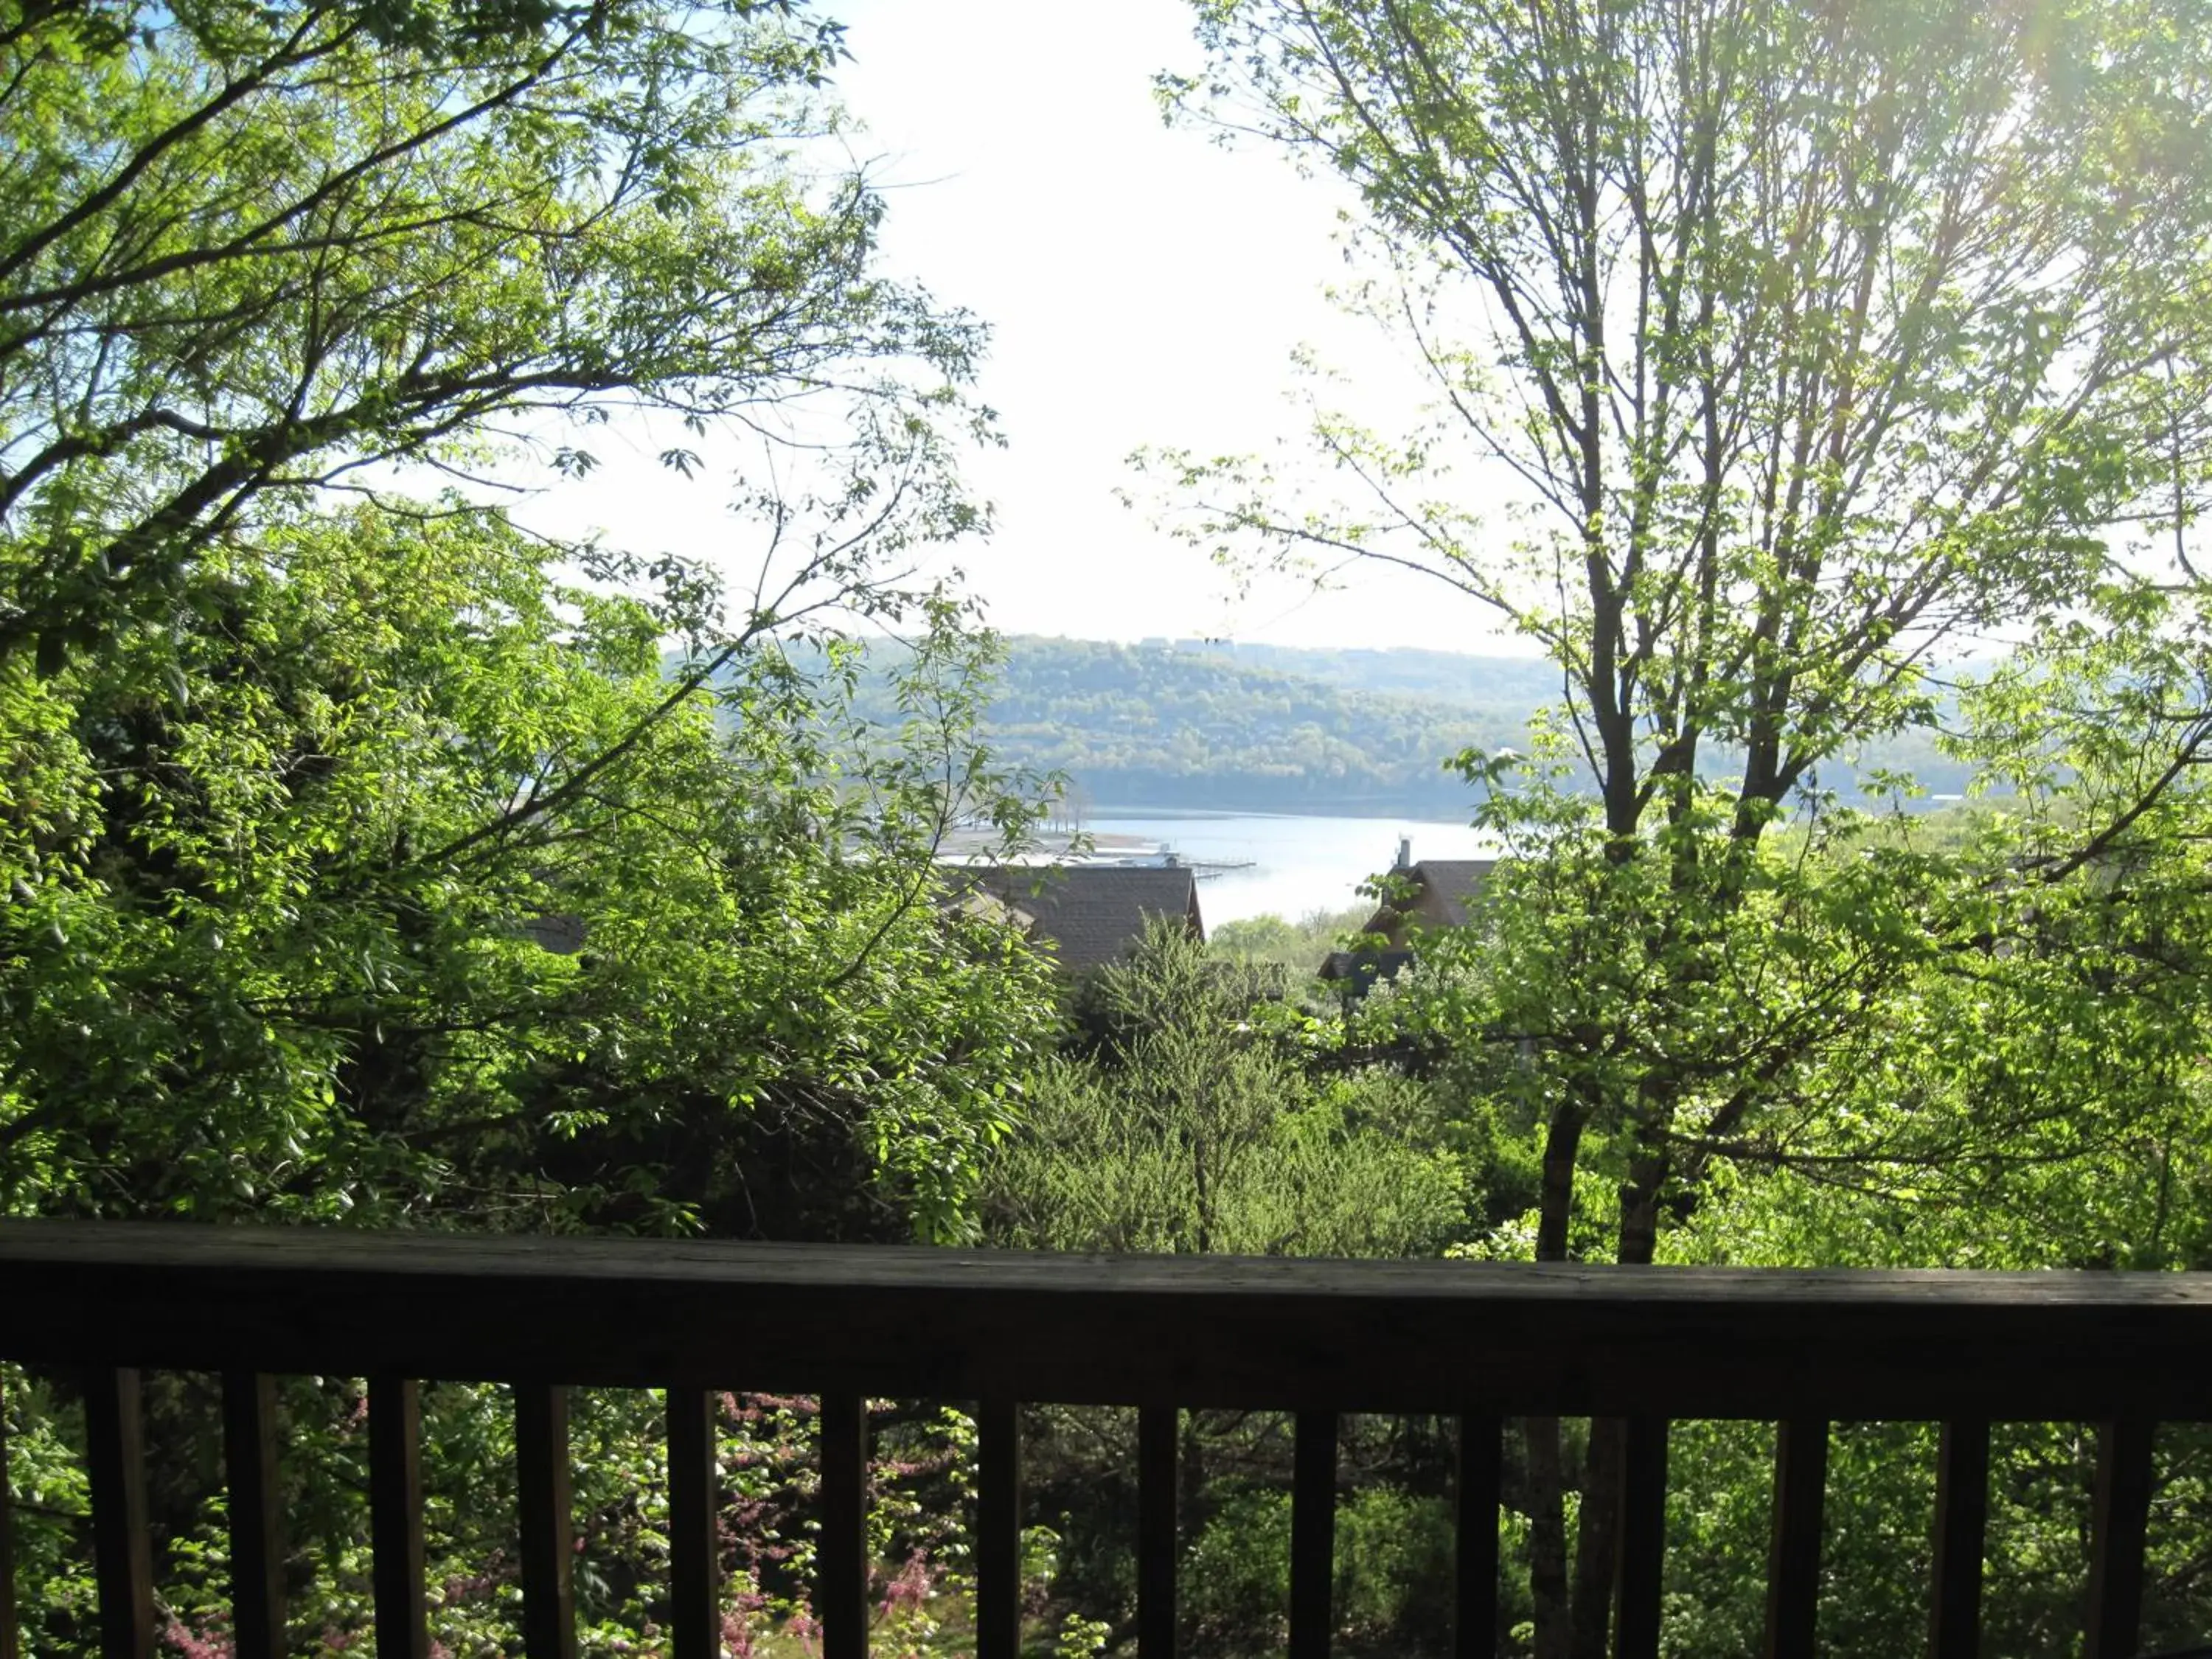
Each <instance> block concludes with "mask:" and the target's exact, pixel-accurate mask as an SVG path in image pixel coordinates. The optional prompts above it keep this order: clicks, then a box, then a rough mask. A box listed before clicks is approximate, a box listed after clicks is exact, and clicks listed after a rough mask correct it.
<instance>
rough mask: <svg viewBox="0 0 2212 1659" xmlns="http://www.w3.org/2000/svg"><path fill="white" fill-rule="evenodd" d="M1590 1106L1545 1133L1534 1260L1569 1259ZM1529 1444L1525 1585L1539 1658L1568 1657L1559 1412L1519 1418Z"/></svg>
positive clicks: (1558, 1116)
mask: <svg viewBox="0 0 2212 1659" xmlns="http://www.w3.org/2000/svg"><path fill="white" fill-rule="evenodd" d="M1587 1121H1589V1113H1588V1110H1587V1108H1586V1107H1585V1106H1584V1104H1583V1102H1582V1101H1580V1100H1577V1099H1573V1098H1569V1099H1565V1100H1562V1101H1561V1102H1560V1103H1559V1105H1558V1107H1557V1108H1556V1109H1554V1110H1553V1113H1552V1121H1551V1123H1550V1125H1549V1126H1548V1127H1547V1130H1546V1132H1545V1136H1544V1169H1543V1178H1542V1189H1541V1194H1540V1197H1539V1203H1538V1207H1537V1211H1536V1260H1537V1261H1565V1260H1566V1259H1567V1227H1568V1224H1569V1222H1570V1221H1571V1220H1572V1218H1573V1216H1574V1206H1575V1160H1576V1158H1577V1156H1578V1155H1579V1153H1580V1152H1581V1150H1582V1139H1583V1124H1584V1123H1585V1122H1587ZM1521 1432H1522V1437H1523V1438H1524V1439H1525V1440H1526V1441H1527V1443H1528V1589H1529V1594H1530V1595H1531V1597H1532V1598H1533V1599H1534V1603H1535V1622H1536V1644H1535V1659H1571V1647H1570V1643H1571V1635H1572V1627H1571V1623H1570V1619H1571V1612H1572V1603H1571V1601H1570V1599H1569V1595H1568V1590H1567V1506H1566V1486H1567V1472H1566V1463H1565V1458H1564V1457H1563V1456H1562V1455H1561V1453H1560V1449H1559V1419H1558V1418H1556V1417H1532V1418H1529V1419H1526V1420H1525V1421H1524V1422H1523V1423H1522V1425H1521Z"/></svg>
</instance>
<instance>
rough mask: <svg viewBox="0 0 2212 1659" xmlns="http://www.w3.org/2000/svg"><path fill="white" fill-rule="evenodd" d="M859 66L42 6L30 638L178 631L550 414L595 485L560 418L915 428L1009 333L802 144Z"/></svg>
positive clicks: (11, 454)
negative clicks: (407, 479) (301, 546)
mask: <svg viewBox="0 0 2212 1659" xmlns="http://www.w3.org/2000/svg"><path fill="white" fill-rule="evenodd" d="M839 52H840V36H839V33H838V29H837V26H836V25H835V24H834V23H830V22H828V21H823V20H821V19H818V18H816V17H814V16H812V15H810V14H809V13H808V12H807V11H806V10H805V8H804V7H802V6H800V5H798V4H795V3H787V0H721V3H715V4H710V5H708V6H703V7H702V6H687V7H673V6H666V5H661V4H658V3H652V0H593V3H585V4H576V5H566V4H557V3H541V0H516V3H506V0H491V3H484V4H471V3H465V0H464V3H453V4H446V3H439V0H423V3H414V0H389V3H386V0H379V3H369V4H325V3H319V0H300V3H283V4H278V5H274V6H260V5H247V4H241V3H235V0H196V3H191V4H185V5H179V6H157V5H153V4H146V3H138V0H86V3H76V0H70V3H61V4H47V3H27V4H23V5H18V6H15V7H12V8H11V9H9V12H8V13H7V15H5V16H4V18H0V137H4V141H5V142H4V143H0V155H4V159H0V649H4V650H5V651H7V652H9V653H15V652H18V651H21V650H22V649H24V648H26V647H33V646H35V647H36V650H37V654H38V656H39V658H40V661H41V663H42V664H43V665H44V666H45V667H46V669H47V670H48V671H52V669H53V668H55V667H56V666H57V665H58V664H59V662H60V661H61V659H62V658H63V657H64V655H65V654H66V653H68V652H69V651H70V650H71V649H74V648H81V647H86V646H88V645H91V644H94V643H95V642H104V641H107V640H109V639H111V638H112V637H113V636H114V635H116V633H117V632H118V630H119V629H123V628H125V627H126V626H128V625H129V624H130V623H131V620H132V619H134V618H135V619H137V620H138V621H139V622H142V623H146V624H148V625H152V626H157V627H158V626H159V625H161V617H162V615H163V613H164V612H165V611H166V609H167V606H168V605H169V604H170V603H172V599H173V590H174V588H175V586H176V584H177V582H178V581H179V579H180V578H181V577H182V575H183V574H184V573H185V572H187V571H188V570H189V569H190V568H191V567H192V566H193V565H194V564H195V563H196V562H197V561H198V560H200V559H201V558H203V557H204V556H207V555H208V554H209V553H210V552H211V551H213V550H217V549H219V548H220V547H222V545H223V544H226V543H227V542H228V540H230V539H232V538H235V537H237V536H238V535H240V533H244V532H247V531H249V530H250V527H251V526H252V525H254V524H255V523H256V522H258V520H260V519H261V518H262V517H263V516H264V514H266V513H270V512H271V511H279V510H283V509H285V508H288V507H294V506H296V505H297V503H299V502H300V501H302V500H303V499H307V498H309V497H311V496H313V495H314V494H316V493H317V492H318V491H319V490H320V489H324V488H325V487H346V488H352V489H361V488H365V487H370V485H371V483H372V481H374V480H375V479H378V478H380V477H386V476H388V465H386V466H385V467H384V470H382V471H372V470H369V469H373V468H377V467H379V466H380V464H390V463H394V462H402V461H412V462H418V463H426V464H429V465H435V466H439V467H446V468H453V467H461V468H468V467H471V466H474V465H477V464H479V463H481V462H483V461H484V460H485V459H489V451H488V449H487V445H488V444H491V443H494V442H496V441H506V440H507V439H510V438H512V437H513V436H515V435H524V436H527V437H529V438H531V439H532V441H533V442H535V443H536V444H538V446H539V447H541V448H543V449H547V450H550V451H551V452H552V453H551V459H554V460H555V461H556V462H557V463H558V464H559V465H562V466H563V467H564V468H566V469H567V470H569V471H580V470H584V469H586V468H588V467H589V465H591V463H592V457H591V455H590V453H589V452H588V451H587V450H586V449H585V448H584V447H582V446H581V444H580V442H576V441H573V437H574V436H580V433H577V434H574V435H572V439H571V440H570V441H563V440H562V437H561V435H560V428H559V427H558V426H557V425H556V424H553V423H551V422H550V417H551V416H553V415H555V414H566V415H568V416H573V417H575V418H577V419H579V420H581V421H583V422H586V423H589V422H597V421H600V420H604V419H605V418H606V417H607V416H609V415H610V414H611V413H612V412H614V411H616V410H621V409H623V408H635V407H645V408H649V409H657V410H664V411H666V412H668V413H669V414H671V415H672V416H680V417H681V418H682V420H683V422H684V423H685V424H686V425H687V426H689V427H690V428H692V429H693V430H695V431H696V432H699V433H702V434H703V433H706V432H708V430H709V429H710V428H711V427H713V426H717V425H719V426H722V427H726V428H730V429H732V430H735V431H738V432H745V431H751V432H768V431H769V430H771V429H772V428H773V427H774V425H775V422H774V421H773V420H772V419H771V411H773V410H777V409H778V408H779V407H787V406H788V405H790V404H793V402H794V400H803V399H812V400H815V401H826V402H827V403H828V404H831V405H832V406H833V413H834V416H835V418H836V420H837V421H839V422H842V423H843V424H844V425H845V426H846V428H848V430H849V431H850V433H851V434H852V441H853V443H854V444H855V445H856V446H858V447H862V448H873V449H877V450H884V449H887V448H888V449H902V448H908V447H912V443H913V433H914V431H915V429H916V428H913V427H911V426H910V424H909V422H910V420H911V419H916V418H921V417H922V416H925V415H926V413H927V411H926V410H925V407H924V406H925V405H926V404H932V403H934V404H938V405H939V406H940V407H943V408H947V409H949V408H950V407H951V401H952V400H951V392H949V390H948V388H949V386H951V384H952V383H953V382H954V381H957V380H959V379H960V378H962V377H963V375H964V374H965V373H966V370H967V368H968V367H969V363H970V362H971V360H972V354H973V352H974V351H975V348H976V346H977V344H978V341H979V335H978V333H977V331H975V328H974V327H973V326H972V325H969V323H968V322H967V321H966V320H964V319H962V318H960V317H958V316H957V315H951V314H947V313H940V312H939V311H937V310H935V309H933V307H931V306H930V305H929V304H928V303H927V301H926V300H925V299H924V298H923V297H922V296H921V295H918V294H915V293H913V292H909V291H908V290H905V289H901V288H899V287H898V286H897V285H896V284H894V283H888V282H886V281H884V280H883V279H881V278H880V277H878V276H877V275H876V274H875V273H874V272H873V271H872V270H871V269H870V262H871V256H872V247H873V242H874V233H875V227H876V224H877V222H878V216H879V214H880V203H879V201H878V199H877V197H875V196H874V195H873V194H872V192H871V191H869V190H868V188H867V187H866V182H865V180H864V179H860V177H858V176H855V175H849V174H848V175H847V176H842V177H839V176H836V175H834V174H832V175H829V176H827V177H824V176H823V175H822V173H820V171H819V169H818V168H815V167H805V168H802V167H800V166H799V164H798V160H797V156H796V154H795V149H796V147H797V146H799V144H801V143H805V142H806V141H807V140H808V139H809V138H811V137H814V136H817V135H818V134H820V133H822V132H823V131H825V130H827V129H828V128H829V126H831V125H834V123H835V121H836V112H835V109H834V106H831V105H830V104H829V103H828V102H827V101H826V100H825V99H824V97H823V95H822V88H823V86H824V84H825V78H826V76H828V74H829V70H830V69H831V67H832V66H833V65H834V64H835V63H836V58H837V57H838V54H839ZM785 429H787V430H793V428H791V427H790V424H789V422H785ZM827 431H829V428H824V427H821V426H819V425H818V423H817V427H816V428H812V429H811V430H810V432H809V434H808V436H809V439H810V441H823V434H824V433H825V432H827ZM663 459H665V461H667V462H668V463H669V464H670V465H671V466H674V467H676V468H678V469H679V470H682V471H691V470H693V469H694V468H695V467H696V466H697V465H699V464H700V460H699V457H698V455H697V454H696V453H694V452H692V451H690V450H687V449H683V448H676V449H671V450H670V451H668V452H667V453H665V455H664V457H663Z"/></svg>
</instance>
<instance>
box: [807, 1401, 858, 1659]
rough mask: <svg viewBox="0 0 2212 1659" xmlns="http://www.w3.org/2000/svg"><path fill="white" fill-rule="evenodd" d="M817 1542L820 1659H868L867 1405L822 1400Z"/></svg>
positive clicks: (815, 1614) (815, 1604)
mask: <svg viewBox="0 0 2212 1659" xmlns="http://www.w3.org/2000/svg"><path fill="white" fill-rule="evenodd" d="M821 1433H822V1541H821V1545H820V1548H819V1551H818V1553H817V1563H818V1565H817V1567H816V1570H815V1578H814V1616H815V1617H816V1618H817V1620H820V1621H821V1624H822V1659H868V1484H867V1483H868V1402H867V1401H866V1400H864V1399H863V1398H861V1396H860V1395H856V1394H825V1395H823V1396H822V1417H821Z"/></svg>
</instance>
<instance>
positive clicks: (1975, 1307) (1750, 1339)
mask: <svg viewBox="0 0 2212 1659" xmlns="http://www.w3.org/2000/svg"><path fill="white" fill-rule="evenodd" d="M0 1291H4V1297H0V1300H3V1301H4V1307H5V1315H6V1316H5V1321H4V1326H0V1344H4V1345H5V1352H6V1356H7V1357H8V1358H14V1359H21V1360H31V1361H35V1362H40V1363H46V1364H86V1363H93V1364H112V1365H142V1366H161V1367H168V1368H177V1369H195V1370H237V1369H240V1368H251V1369H253V1370H269V1371H288V1372H314V1373H322V1374H331V1375H355V1376H360V1375H366V1374H374V1373H383V1374H389V1375H392V1376H418V1377H428V1376H439V1377H445V1378H449V1379H453V1380H477V1381H503V1382H517V1381H531V1382H545V1383H595V1384H604V1385H612V1386H629V1387H665V1386H668V1385H671V1384H674V1385H678V1386H685V1387H701V1388H720V1387H726V1386H728V1385H729V1384H730V1383H732V1382H733V1381H738V1380H742V1382H743V1383H744V1386H745V1387H747V1388H757V1389H778V1390H789V1391H793V1392H810V1393H811V1392H820V1391H823V1390H825V1389H826V1390H831V1391H836V1390H839V1389H844V1390H864V1391H869V1392H872V1393H875V1394H878V1395H894V1394H896V1395H915V1396H920V1397H934V1398H941V1399H948V1400H963V1399H967V1400H973V1399H981V1398H985V1397H992V1398H1012V1399H1020V1400H1050V1401H1060V1402H1063V1403H1067V1404H1098V1405H1160V1406H1182V1407H1190V1406H1206V1407H1212V1406H1243V1407H1281V1408H1284V1409H1299V1408H1306V1409H1315V1410H1330V1411H1381V1412H1438V1411H1443V1412H1449V1411H1456V1410H1464V1409H1468V1408H1469V1407H1481V1408H1483V1409H1486V1410H1495V1411H1498V1412H1499V1413H1504V1414H1508V1415H1513V1414H1522V1413H1543V1414H1558V1415H1589V1414H1596V1415H1605V1416H1622V1417H1632V1416H1657V1417H1703V1418H1728V1417H1737V1418H1758V1419H1775V1418H1781V1417H1808V1418H1812V1417H1829V1418H1840V1419H1853V1418H1857V1419H1869V1418H1884V1419H1942V1418H1947V1417H1954V1416H1973V1417H1982V1418H2014V1419H2039V1420H2046V1421H2049V1420H2067V1419H2091V1418H2097V1419H2101V1418H2105V1417H2112V1416H2123V1415H2133V1416H2142V1417H2148V1418H2164V1419H2175V1418H2188V1417H2193V1416H2195V1415H2197V1414H2198V1413H2201V1412H2202V1411H2203V1401H2204V1394H2203V1382H2202V1379H2203V1376H2206V1375H2207V1374H2212V1274H2203V1273H2139V1274H2120V1273H1942V1272H1830V1271H1799V1270H1794V1269H1789V1270H1783V1269H1745V1268H1735V1269H1728V1268H1689V1267H1646V1268H1633V1267H1579V1266H1565V1267H1561V1266H1527V1265H1501V1264H1490V1263H1468V1262H1452V1261H1291V1260H1285V1259H1280V1258H1267V1259H1261V1258H1251V1257H1231V1256H1127V1257H1092V1256H1055V1255H1028V1254H1016V1253H1011V1252H991V1251H963V1250H935V1249H905V1248H884V1247H867V1246H834V1245H819V1246H814V1245H776V1244H746V1243H665V1242H659V1241H650V1240H623V1239H580V1238H527V1237H473V1236H464V1235H456V1234H444V1233H366V1232H346V1231H336V1230H322V1229H311V1228H278V1227H196V1226H189V1225H137V1224H117V1223H71V1222H44V1221H6V1222H0ZM763 1333H772V1334H773V1335H774V1339H775V1340H773V1341H763V1340H762V1337H763Z"/></svg>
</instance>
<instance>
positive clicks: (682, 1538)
mask: <svg viewBox="0 0 2212 1659" xmlns="http://www.w3.org/2000/svg"><path fill="white" fill-rule="evenodd" d="M720 1403H721V1401H720V1396H718V1395H713V1394H710V1393H708V1391H707V1390H706V1389H669V1391H668V1602H669V1620H668V1622H669V1626H670V1629H671V1632H672V1634H673V1636H674V1644H675V1652H674V1659H721V1652H722V1608H721V1585H720V1567H721V1561H720V1554H721V1548H720V1535H719V1534H717V1532H716V1530H715V1527H714V1487H715V1480H716V1475H717V1473H718V1471H717V1468H716V1466H715V1462H714V1430H715V1425H716V1421H717V1415H718V1411H719V1407H720Z"/></svg>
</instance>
